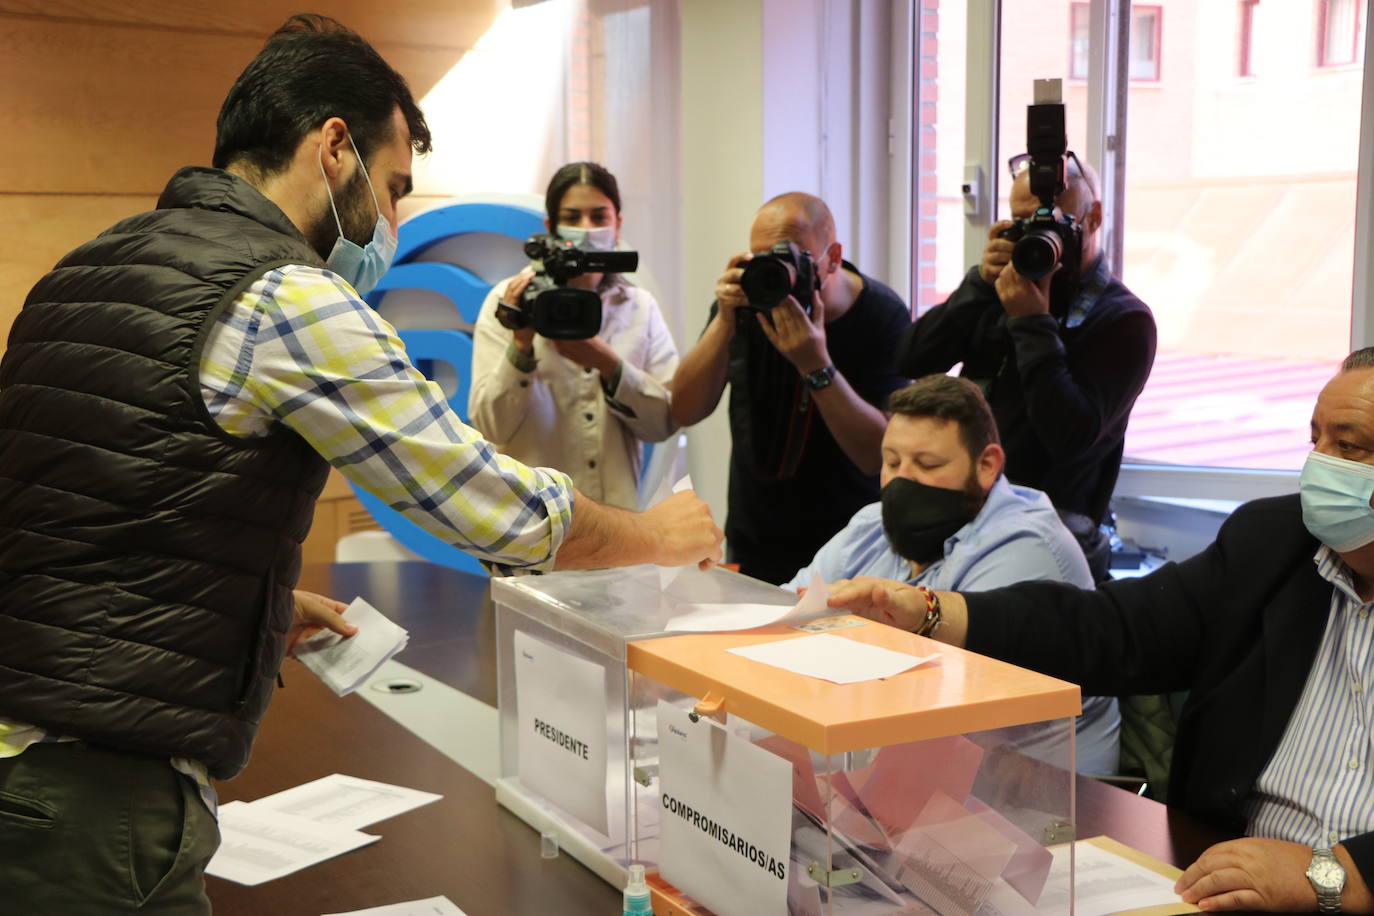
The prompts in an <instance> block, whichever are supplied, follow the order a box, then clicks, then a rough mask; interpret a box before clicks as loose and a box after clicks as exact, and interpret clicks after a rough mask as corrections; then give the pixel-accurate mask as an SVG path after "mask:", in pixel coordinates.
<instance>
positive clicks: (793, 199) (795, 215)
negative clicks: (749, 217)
mask: <svg viewBox="0 0 1374 916" xmlns="http://www.w3.org/2000/svg"><path fill="white" fill-rule="evenodd" d="M784 241H785V242H796V243H797V244H798V245H800V246H801V247H802V248H805V249H807V250H808V251H810V252H811V253H812V254H813V255H814V256H816V257H820V256H821V255H822V254H824V253H825V251H826V250H827V249H829V248H830V246H831V245H833V244H834V243H835V218H834V217H833V216H831V215H830V208H829V207H827V206H826V205H825V201H823V200H821V199H820V198H819V197H816V196H815V195H813V194H805V193H803V192H801V191H789V192H788V193H786V194H779V195H778V196H777V197H774V198H773V199H772V200H770V201H768V203H766V204H764V205H763V206H762V207H760V208H759V212H758V213H757V214H756V215H755V216H754V225H753V228H752V229H750V231H749V249H750V250H751V251H755V252H759V251H767V250H768V249H769V248H772V247H773V246H774V245H775V244H777V243H778V242H784Z"/></svg>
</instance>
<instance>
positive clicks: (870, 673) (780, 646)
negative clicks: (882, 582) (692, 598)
mask: <svg viewBox="0 0 1374 916" xmlns="http://www.w3.org/2000/svg"><path fill="white" fill-rule="evenodd" d="M726 651H728V652H733V653H734V654H736V655H742V656H743V657H745V658H752V659H753V660H754V661H756V662H762V663H763V664H765V665H772V666H773V667H774V668H782V669H784V670H786V671H794V672H796V673H797V674H805V675H806V676H808V677H818V678H822V679H824V680H827V681H834V682H835V683H836V684H856V683H858V682H859V681H874V680H877V679H879V678H884V677H892V676H893V675H894V674H901V673H902V672H903V671H907V670H909V669H911V668H915V667H916V666H917V665H924V664H925V663H926V662H928V661H932V660H933V659H936V658H939V657H940V655H939V653H938V652H937V653H936V654H934V655H925V656H922V655H908V654H906V653H905V652H894V651H892V650H891V649H884V648H883V647H882V646H870V645H868V644H867V643H861V642H855V641H854V640H852V639H845V638H844V637H843V636H832V635H831V634H829V633H818V634H816V635H815V636H802V637H799V638H797V639H783V640H779V641H778V642H765V643H759V644H757V645H753V646H740V647H739V648H737V649H728V650H726Z"/></svg>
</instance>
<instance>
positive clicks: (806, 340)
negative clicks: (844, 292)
mask: <svg viewBox="0 0 1374 916" xmlns="http://www.w3.org/2000/svg"><path fill="white" fill-rule="evenodd" d="M755 317H756V318H757V319H758V322H759V327H761V328H763V333H764V336H766V337H767V338H768V342H769V343H771V344H772V345H773V347H774V348H775V349H776V350H777V351H778V352H779V353H781V354H782V355H783V356H785V357H787V359H788V361H789V362H790V363H792V365H794V366H796V367H797V371H798V372H800V373H801V374H802V375H809V374H810V373H812V372H815V371H817V370H818V369H824V368H825V367H826V366H828V365H830V351H829V350H828V349H827V348H826V345H825V302H824V300H822V299H821V294H820V293H819V292H815V293H812V295H811V315H810V316H809V317H808V316H807V314H806V313H805V312H803V311H802V309H801V306H800V305H798V304H797V300H796V299H793V298H792V297H791V296H788V297H787V298H786V299H784V300H782V302H781V303H779V304H778V305H777V306H776V307H775V308H773V309H772V310H771V311H769V313H768V314H767V315H762V314H760V315H756V316H755Z"/></svg>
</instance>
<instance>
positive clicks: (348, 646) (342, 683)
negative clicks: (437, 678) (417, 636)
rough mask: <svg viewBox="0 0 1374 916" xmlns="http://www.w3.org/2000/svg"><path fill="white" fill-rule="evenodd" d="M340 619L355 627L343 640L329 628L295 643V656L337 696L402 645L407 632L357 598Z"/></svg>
mask: <svg viewBox="0 0 1374 916" xmlns="http://www.w3.org/2000/svg"><path fill="white" fill-rule="evenodd" d="M343 619H344V620H347V621H348V622H349V623H351V624H353V625H354V626H356V627H357V628H358V632H357V633H354V634H353V635H352V636H350V637H348V638H347V639H345V638H344V637H343V636H340V635H339V634H338V633H335V632H333V631H332V630H325V631H324V632H323V633H316V634H315V635H314V636H312V637H310V638H309V639H307V640H305V641H304V642H302V643H300V644H299V645H297V646H296V650H295V653H294V654H295V656H296V658H298V659H300V660H301V663H302V664H304V665H305V667H307V668H309V669H310V670H311V671H313V672H314V673H315V676H316V677H318V678H319V679H320V680H322V681H324V683H325V685H326V686H327V687H329V689H330V690H333V691H334V692H335V693H337V694H338V695H339V696H343V695H344V694H348V693H352V692H353V691H354V690H356V689H358V687H359V686H360V685H361V684H362V683H363V682H364V681H366V680H367V679H368V678H370V677H371V676H372V674H373V672H375V671H376V670H377V669H378V668H380V667H381V666H382V663H383V662H385V661H386V660H387V659H389V658H391V657H392V656H393V655H395V654H396V653H397V652H400V651H401V650H402V649H404V648H405V647H406V643H407V642H408V641H409V640H410V634H409V633H407V632H406V631H405V629H404V628H402V627H399V626H397V625H396V624H395V623H393V622H392V621H391V620H390V619H388V618H387V617H386V616H385V615H384V614H382V612H381V611H378V610H377V609H376V608H374V607H373V606H372V605H370V604H368V603H367V602H366V601H364V600H363V599H361V598H356V599H354V601H353V603H352V604H350V605H349V606H348V610H346V611H344V612H343Z"/></svg>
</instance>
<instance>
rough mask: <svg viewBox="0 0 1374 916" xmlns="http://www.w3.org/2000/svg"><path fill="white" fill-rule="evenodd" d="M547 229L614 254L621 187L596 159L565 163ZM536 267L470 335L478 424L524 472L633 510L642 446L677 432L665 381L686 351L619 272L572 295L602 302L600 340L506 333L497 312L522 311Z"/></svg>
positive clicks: (485, 308)
mask: <svg viewBox="0 0 1374 916" xmlns="http://www.w3.org/2000/svg"><path fill="white" fill-rule="evenodd" d="M544 204H545V209H546V211H547V213H548V219H547V223H546V225H547V226H548V228H549V231H550V232H554V233H556V234H557V235H558V236H560V237H561V238H563V239H567V240H569V241H572V242H574V243H575V244H576V245H577V246H578V247H579V248H584V249H587V250H592V251H609V250H611V249H613V248H614V247H615V245H616V243H617V242H618V241H619V239H620V189H619V186H618V185H617V183H616V180H615V176H613V175H612V174H611V173H610V172H609V171H607V170H606V169H605V168H603V167H602V166H600V165H597V164H596V163H594V162H574V163H571V164H569V165H565V166H563V168H561V169H559V170H558V171H557V172H556V173H555V174H554V176H553V179H552V180H551V181H550V182H549V188H548V192H547V193H546V195H545V199H544ZM532 278H533V273H532V272H531V271H528V270H527V271H524V272H522V273H520V274H519V275H517V276H515V277H511V278H509V279H507V280H503V281H501V282H500V283H498V284H497V285H496V286H495V288H493V289H492V291H491V292H490V293H489V294H488V295H487V299H486V302H484V303H483V305H482V310H481V313H480V314H479V315H478V318H477V325H476V327H475V328H474V331H473V355H472V390H471V393H470V394H469V396H468V414H469V416H470V417H471V422H472V425H473V426H475V427H476V428H477V429H479V430H481V432H482V433H483V435H485V436H486V437H487V438H489V439H491V440H492V442H494V443H496V445H497V447H498V448H499V449H500V450H501V451H503V452H505V453H506V454H508V455H510V456H511V457H513V458H516V459H518V460H520V461H522V462H525V463H526V464H531V465H537V466H544V467H552V468H557V469H558V470H560V471H563V472H564V473H566V474H568V475H569V476H570V477H572V479H573V483H574V484H576V486H577V488H578V489H579V490H581V491H582V492H583V493H585V494H587V495H588V496H590V497H592V498H593V499H595V500H599V501H602V502H607V503H610V504H611V505H614V506H621V507H623V508H627V509H633V508H635V506H636V495H635V493H636V484H637V482H638V479H639V468H640V461H641V449H640V442H641V441H644V442H661V441H663V440H664V439H667V438H668V437H670V436H671V435H672V434H673V433H675V432H676V431H677V423H676V422H674V420H673V415H672V411H671V410H670V409H669V396H668V383H669V381H670V380H671V379H672V377H673V370H675V369H676V368H677V361H678V360H677V348H676V347H675V346H674V344H673V338H672V335H671V334H670V333H669V331H668V326H667V325H666V324H665V323H664V321H663V316H662V314H661V313H660V312H659V308H658V303H657V302H656V301H654V297H653V296H651V295H650V294H649V293H648V292H647V291H645V290H642V289H640V288H638V287H636V286H633V285H631V284H630V283H629V281H627V280H626V279H625V278H624V277H622V276H621V275H619V274H601V273H587V274H582V275H581V276H578V277H574V278H573V279H571V280H569V281H568V283H567V285H568V286H570V287H575V288H580V289H588V290H594V291H595V292H596V293H597V294H598V295H599V296H600V297H601V311H602V323H601V332H600V334H598V335H596V336H594V337H590V338H588V339H586V340H553V339H549V338H546V337H544V336H542V335H540V334H538V333H537V332H536V330H535V329H534V327H532V326H531V327H524V328H520V329H518V330H507V329H506V328H505V327H503V326H502V324H501V322H500V321H499V320H498V319H497V305H498V304H499V303H505V304H506V305H508V306H512V307H518V305H519V303H520V299H521V296H522V294H523V293H524V292H525V289H526V287H528V286H529V284H530V280H531V279H532Z"/></svg>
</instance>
